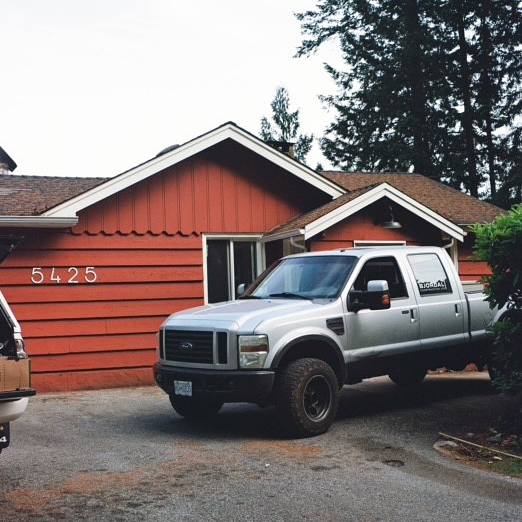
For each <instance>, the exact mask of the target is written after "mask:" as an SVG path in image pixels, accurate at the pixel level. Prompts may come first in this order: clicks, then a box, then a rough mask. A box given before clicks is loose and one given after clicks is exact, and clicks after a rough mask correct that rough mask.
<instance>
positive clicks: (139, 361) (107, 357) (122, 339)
mask: <svg viewBox="0 0 522 522" xmlns="http://www.w3.org/2000/svg"><path fill="white" fill-rule="evenodd" d="M86 266H90V267H94V270H95V271H96V275H97V280H96V282H94V283H87V282H85V281H84V280H83V278H82V277H81V275H82V274H83V273H84V268H85V267H86ZM33 267H40V268H41V272H42V273H43V274H44V277H45V279H44V282H43V283H41V284H33V283H32V282H31V275H32V268H33ZM70 267H77V268H78V270H79V274H80V275H79V276H78V278H77V279H78V280H79V282H78V283H76V284H74V283H68V282H67V280H68V278H69V273H68V269H69V268H70ZM53 268H54V270H55V277H56V278H57V277H60V278H61V281H60V282H57V281H51V280H50V275H51V271H52V269H53ZM0 278H1V285H2V291H3V292H4V295H5V296H6V298H7V300H8V301H9V303H10V304H11V306H12V308H13V310H14V312H15V314H16V316H17V318H18V320H19V321H20V324H21V325H22V329H23V334H24V337H25V339H26V342H27V349H28V351H29V353H30V355H31V357H32V359H33V384H34V386H35V387H36V388H37V390H39V391H50V390H70V389H77V388H91V387H94V388H96V387H100V386H102V387H109V386H120V385H127V384H137V383H150V382H151V381H152V372H151V366H152V364H153V362H154V360H155V348H156V335H155V334H156V332H157V330H158V327H159V325H160V324H161V322H162V321H163V320H164V319H165V317H166V316H167V315H169V314H170V313H172V312H175V311H178V310H182V309H184V308H188V307H191V306H197V305H199V304H201V303H202V300H203V286H202V280H203V267H202V256H201V237H197V236H195V235H191V236H180V235H176V236H167V235H158V236H152V235H147V236H137V235H136V234H130V235H127V236H104V235H101V234H99V235H88V234H82V235H72V234H69V233H59V232H49V231H46V232H40V233H39V234H38V236H37V237H35V236H26V238H25V240H24V241H23V242H22V243H21V244H20V245H19V247H18V249H17V250H16V251H15V252H13V253H12V254H11V255H10V256H9V257H8V258H7V259H6V260H5V261H4V262H3V264H2V270H1V271H0Z"/></svg>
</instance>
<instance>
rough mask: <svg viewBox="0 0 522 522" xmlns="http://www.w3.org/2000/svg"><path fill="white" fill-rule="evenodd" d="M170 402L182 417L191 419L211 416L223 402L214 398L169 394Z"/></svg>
mask: <svg viewBox="0 0 522 522" xmlns="http://www.w3.org/2000/svg"><path fill="white" fill-rule="evenodd" d="M169 399H170V404H172V407H173V408H174V410H175V411H176V413H178V414H179V415H181V416H182V417H185V418H186V419H191V420H198V419H204V418H206V417H212V416H213V415H215V414H216V413H217V412H218V411H219V410H220V409H221V406H223V402H222V401H219V400H216V399H200V398H195V397H186V396H184V395H174V394H172V395H169Z"/></svg>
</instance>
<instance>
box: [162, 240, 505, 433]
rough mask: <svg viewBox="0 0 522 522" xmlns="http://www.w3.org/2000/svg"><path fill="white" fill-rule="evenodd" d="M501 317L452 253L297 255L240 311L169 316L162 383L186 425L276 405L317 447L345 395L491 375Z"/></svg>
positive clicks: (275, 269)
mask: <svg viewBox="0 0 522 522" xmlns="http://www.w3.org/2000/svg"><path fill="white" fill-rule="evenodd" d="M241 290H243V289H241ZM497 315H498V312H496V311H495V310H492V309H491V308H490V307H489V305H488V303H487V302H485V301H484V295H483V293H482V289H481V288H478V289H473V288H472V289H471V290H469V291H466V290H464V287H463V285H462V284H461V282H460V280H459V277H458V273H457V271H456V269H455V266H454V265H453V263H452V262H451V260H450V258H449V256H448V254H447V253H446V251H445V250H444V249H442V248H437V247H392V248H360V249H343V250H336V251H328V252H318V253H306V254H298V255H292V256H288V257H285V258H283V259H281V260H279V261H278V262H277V263H275V264H274V265H273V266H272V267H270V268H269V269H268V270H266V271H265V272H264V273H263V274H262V275H261V276H260V277H259V278H258V279H257V280H256V281H254V282H253V283H252V284H251V285H250V286H249V287H248V288H247V289H246V291H244V292H243V293H242V294H241V297H240V298H239V299H238V300H236V301H230V302H224V303H217V304H210V305H207V306H201V307H198V308H192V309H190V310H185V311H182V312H178V313H175V314H173V315H171V316H170V317H169V318H168V319H167V320H166V321H165V322H164V323H163V325H162V326H161V328H160V331H159V361H158V362H157V364H156V365H155V366H154V374H155V379H156V382H157V384H158V385H159V386H160V387H161V388H162V389H163V390H164V391H165V392H166V393H167V394H168V395H169V397H170V402H171V404H172V406H173V407H174V409H175V410H176V411H177V412H178V413H179V414H181V415H183V416H184V417H187V418H198V417H202V416H206V415H210V414H213V413H216V412H217V411H218V410H219V409H220V408H221V406H222V405H223V404H224V403H225V402H254V403H257V404H259V405H269V404H275V406H276V413H277V415H278V417H279V421H280V423H281V425H282V426H283V427H284V428H285V429H286V431H287V432H288V434H290V435H292V436H313V435H317V434H320V433H323V432H325V431H326V430H328V428H329V427H330V425H331V423H332V422H333V420H334V419H335V416H336V412H337V405H338V395H339V390H340V388H342V386H343V385H345V384H354V383H357V382H360V381H361V380H362V379H365V378H368V377H374V376H377V375H389V376H390V378H391V379H392V380H393V381H394V382H395V383H397V384H398V385H401V386H413V385H418V384H420V383H421V381H422V380H423V379H424V377H425V375H426V373H427V371H428V370H429V369H435V368H439V367H447V368H450V369H455V370H460V369H463V368H464V367H465V366H466V365H467V364H469V363H472V362H474V363H476V364H477V365H478V366H479V367H482V366H483V365H484V364H485V363H486V362H487V361H486V357H487V353H488V350H487V348H488V345H489V343H490V339H489V336H488V334H487V332H486V329H487V327H488V325H490V324H491V323H492V322H493V321H495V320H496V316H497Z"/></svg>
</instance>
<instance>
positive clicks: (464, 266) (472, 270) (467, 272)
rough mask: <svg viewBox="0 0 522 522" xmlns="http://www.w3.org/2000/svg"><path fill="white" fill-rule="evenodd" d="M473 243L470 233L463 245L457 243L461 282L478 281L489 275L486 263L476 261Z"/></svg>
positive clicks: (489, 271) (473, 237)
mask: <svg viewBox="0 0 522 522" xmlns="http://www.w3.org/2000/svg"><path fill="white" fill-rule="evenodd" d="M474 243H475V235H474V234H472V233H471V232H469V233H468V235H467V236H466V238H465V239H464V244H462V243H459V272H460V277H461V279H462V280H463V281H480V279H481V278H482V276H484V275H486V274H490V273H491V269H490V268H489V266H488V264H487V263H486V262H484V261H479V260H478V259H476V257H475V254H474V252H473V245H474Z"/></svg>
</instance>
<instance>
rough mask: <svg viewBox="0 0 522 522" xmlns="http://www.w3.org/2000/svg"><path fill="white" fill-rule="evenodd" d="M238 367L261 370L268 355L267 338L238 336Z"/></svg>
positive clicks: (261, 336) (264, 336)
mask: <svg viewBox="0 0 522 522" xmlns="http://www.w3.org/2000/svg"><path fill="white" fill-rule="evenodd" d="M238 345H239V366H240V368H253V369H257V368H262V367H263V365H264V364H265V360H266V356H267V354H268V337H267V336H266V335H240V336H239V337H238Z"/></svg>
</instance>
